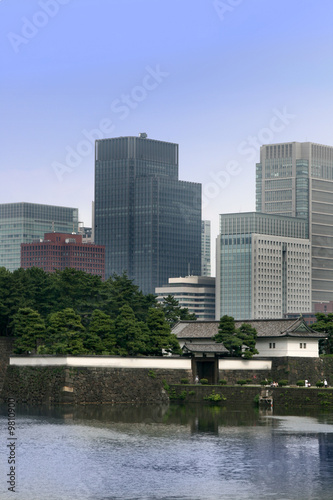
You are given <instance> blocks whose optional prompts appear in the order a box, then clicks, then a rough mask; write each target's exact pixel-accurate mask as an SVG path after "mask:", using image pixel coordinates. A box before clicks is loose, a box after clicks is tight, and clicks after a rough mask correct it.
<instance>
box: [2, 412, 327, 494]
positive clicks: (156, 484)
mask: <svg viewBox="0 0 333 500" xmlns="http://www.w3.org/2000/svg"><path fill="white" fill-rule="evenodd" d="M0 410H1V417H0V418H1V422H0V424H1V427H0V428H1V439H0V464H1V465H0V498H1V499H2V500H7V499H15V500H85V499H87V500H118V499H119V500H120V499H121V500H219V499H228V500H233V499H235V500H236V499H237V500H243V499H244V500H245V499H246V500H248V499H258V498H260V499H277V500H281V499H288V500H295V499H302V500H306V499H309V500H310V499H311V500H315V499H318V500H329V499H330V500H331V499H332V498H333V414H332V413H331V412H330V413H307V414H304V413H303V414H302V413H299V414H295V413H294V414H289V415H288V414H279V413H278V412H276V411H274V410H270V409H268V410H263V411H260V410H258V409H255V408H252V406H249V407H243V408H234V409H232V410H231V409H226V408H223V407H217V406H202V405H201V406H195V405H193V406H176V405H175V406H174V405H171V406H169V407H137V406H128V405H115V406H92V405H90V406H86V407H80V408H75V407H68V406H66V407H57V408H52V409H50V408H31V407H29V408H27V407H22V408H20V407H17V408H16V422H15V424H16V425H15V434H14V437H16V438H17V439H16V440H15V441H13V440H12V438H11V437H10V436H9V431H8V425H7V424H8V419H7V406H5V405H2V406H1V407H0ZM8 444H9V446H8ZM10 445H12V448H13V450H12V451H13V452H14V454H15V471H14V472H15V481H14V482H15V493H14V492H13V491H10V490H8V487H9V486H10V484H9V483H7V480H8V477H7V474H8V473H9V472H10V469H9V467H10V465H9V464H8V457H9V454H10V450H11V447H10Z"/></svg>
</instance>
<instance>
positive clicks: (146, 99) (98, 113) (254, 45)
mask: <svg viewBox="0 0 333 500" xmlns="http://www.w3.org/2000/svg"><path fill="white" fill-rule="evenodd" d="M332 21H333V2H332V1H331V0H269V1H268V0H168V1H167V2H166V1H162V0H37V1H35V0H15V1H11V0H0V57H1V68H2V71H1V78H0V113H1V114H0V117H1V119H0V127H1V130H0V148H1V161H0V179H1V182H0V203H13V202H21V201H25V202H33V203H44V204H51V205H62V206H70V207H77V208H79V214H80V215H79V218H80V221H82V222H83V223H84V225H86V226H90V225H91V202H92V201H93V198H94V141H95V139H102V138H107V137H119V136H136V135H138V134H139V133H140V132H146V133H147V135H148V137H149V138H151V139H158V140H162V141H168V142H174V143H177V144H179V178H180V179H181V180H186V181H192V182H199V183H201V184H202V193H203V219H208V220H211V224H212V236H213V238H212V246H213V247H214V244H215V243H214V239H215V237H216V235H217V233H218V223H219V214H220V213H232V212H246V211H253V210H255V164H256V162H258V161H259V150H260V145H262V144H267V143H275V142H276V143H277V142H291V141H300V142H306V141H311V142H317V143H320V144H326V145H331V146H332V145H333V138H332V120H333V99H332V88H333V87H332V80H333V29H332ZM213 267H214V266H213Z"/></svg>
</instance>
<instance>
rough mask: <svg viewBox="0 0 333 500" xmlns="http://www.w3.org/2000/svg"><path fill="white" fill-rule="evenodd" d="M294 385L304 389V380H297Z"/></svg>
mask: <svg viewBox="0 0 333 500" xmlns="http://www.w3.org/2000/svg"><path fill="white" fill-rule="evenodd" d="M296 385H298V387H304V386H305V380H297V382H296Z"/></svg>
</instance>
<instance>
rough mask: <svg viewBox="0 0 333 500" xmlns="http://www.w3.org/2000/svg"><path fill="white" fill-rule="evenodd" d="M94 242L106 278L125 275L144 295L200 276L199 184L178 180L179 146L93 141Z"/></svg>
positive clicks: (140, 140) (121, 139) (132, 139)
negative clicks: (102, 251) (99, 248)
mask: <svg viewBox="0 0 333 500" xmlns="http://www.w3.org/2000/svg"><path fill="white" fill-rule="evenodd" d="M95 154H96V158H95V218H94V220H95V242H96V243H97V244H99V245H105V256H106V266H105V274H106V278H107V277H109V276H110V275H111V274H112V273H117V274H121V273H122V272H124V271H125V272H127V274H128V276H129V278H131V279H133V280H134V282H135V284H137V285H138V286H139V287H140V289H141V290H142V291H143V292H144V293H154V292H155V288H156V287H157V286H161V285H162V284H164V283H167V282H168V278H169V277H173V276H185V275H188V274H197V275H200V274H201V184H197V183H193V182H185V181H180V180H178V145H177V144H172V143H167V142H162V141H157V140H152V139H148V138H147V135H146V134H140V136H139V137H119V138H114V139H103V140H98V141H96V153H95Z"/></svg>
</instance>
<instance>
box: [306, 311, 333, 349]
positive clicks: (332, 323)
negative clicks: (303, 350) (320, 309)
mask: <svg viewBox="0 0 333 500" xmlns="http://www.w3.org/2000/svg"><path fill="white" fill-rule="evenodd" d="M316 318H317V321H316V322H315V323H313V324H312V325H311V328H312V329H313V330H315V331H316V332H324V333H326V334H327V339H322V340H320V341H319V350H320V352H321V353H325V354H332V353H333V313H328V314H324V313H317V314H316Z"/></svg>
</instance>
